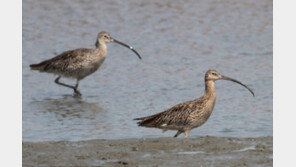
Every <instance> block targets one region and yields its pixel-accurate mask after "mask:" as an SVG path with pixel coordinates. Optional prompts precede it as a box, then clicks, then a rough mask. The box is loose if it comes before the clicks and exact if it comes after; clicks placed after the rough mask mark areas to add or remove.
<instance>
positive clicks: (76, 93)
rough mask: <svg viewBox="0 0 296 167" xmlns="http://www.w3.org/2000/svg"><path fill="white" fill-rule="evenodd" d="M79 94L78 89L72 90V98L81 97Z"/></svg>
mask: <svg viewBox="0 0 296 167" xmlns="http://www.w3.org/2000/svg"><path fill="white" fill-rule="evenodd" d="M81 95H82V94H81V93H80V91H79V90H78V89H74V96H76V97H81Z"/></svg>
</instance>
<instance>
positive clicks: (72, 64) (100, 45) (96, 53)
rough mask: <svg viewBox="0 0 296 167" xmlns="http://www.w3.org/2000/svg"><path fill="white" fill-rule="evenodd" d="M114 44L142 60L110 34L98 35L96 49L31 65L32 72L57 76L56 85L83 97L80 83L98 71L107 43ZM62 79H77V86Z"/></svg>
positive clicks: (75, 52)
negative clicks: (61, 80) (123, 47)
mask: <svg viewBox="0 0 296 167" xmlns="http://www.w3.org/2000/svg"><path fill="white" fill-rule="evenodd" d="M108 42H113V43H117V44H120V45H122V46H125V47H127V48H129V49H131V50H132V51H133V52H134V53H135V54H136V55H137V56H138V57H139V59H141V56H140V54H139V53H138V52H137V51H136V50H134V49H133V48H132V47H131V46H129V45H127V44H125V43H122V42H120V41H118V40H115V39H113V38H111V36H110V34H109V33H108V32H105V31H102V32H100V33H99V34H98V37H97V41H96V43H95V46H96V48H95V49H86V48H79V49H75V50H70V51H66V52H63V53H62V54H60V55H58V56H56V57H54V58H52V59H49V60H45V61H43V62H41V63H39V64H31V65H30V67H31V70H38V71H40V72H47V73H53V74H57V75H58V77H57V78H56V79H55V83H56V84H59V85H61V86H65V87H68V88H71V89H73V90H74V93H75V95H78V96H81V93H80V91H79V90H78V85H79V81H80V80H82V79H84V78H85V77H87V76H88V75H90V74H92V73H94V72H95V71H97V70H98V68H99V67H100V66H101V64H102V63H103V62H104V60H105V58H106V54H107V46H106V43H108ZM61 77H66V78H74V79H76V85H75V86H72V85H68V84H65V83H62V82H60V81H59V80H60V78H61Z"/></svg>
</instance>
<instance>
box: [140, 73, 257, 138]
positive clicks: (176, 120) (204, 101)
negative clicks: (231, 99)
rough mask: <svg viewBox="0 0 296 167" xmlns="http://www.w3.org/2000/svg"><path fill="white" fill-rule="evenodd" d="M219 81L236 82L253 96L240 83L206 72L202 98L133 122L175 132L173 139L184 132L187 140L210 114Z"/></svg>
mask: <svg viewBox="0 0 296 167" xmlns="http://www.w3.org/2000/svg"><path fill="white" fill-rule="evenodd" d="M219 79H224V80H230V81H233V82H236V83H238V84H240V85H242V86H244V87H245V88H247V89H248V90H249V91H250V92H251V93H252V94H253V96H254V93H253V91H252V90H251V89H250V88H248V87H247V86H246V85H244V84H242V83H241V82H239V81H237V80H234V79H232V78H229V77H226V76H222V75H221V74H219V73H218V72H217V71H215V70H208V71H207V72H206V74H205V93H204V95H203V96H202V97H200V98H198V99H195V100H192V101H188V102H185V103H181V104H178V105H176V106H174V107H172V108H170V109H167V110H165V111H163V112H161V113H158V114H154V115H151V116H147V117H142V118H135V119H134V120H141V121H140V122H138V125H139V126H145V127H149V128H159V129H163V130H164V131H166V130H177V133H176V135H175V136H174V137H177V136H178V135H180V134H181V133H183V132H184V133H185V137H186V138H187V137H188V134H189V132H190V130H192V129H194V128H196V127H199V126H201V125H202V124H204V123H205V122H206V121H207V120H208V119H209V117H210V115H211V114H212V111H213V109H214V106H215V100H216V94H215V81H216V80H219Z"/></svg>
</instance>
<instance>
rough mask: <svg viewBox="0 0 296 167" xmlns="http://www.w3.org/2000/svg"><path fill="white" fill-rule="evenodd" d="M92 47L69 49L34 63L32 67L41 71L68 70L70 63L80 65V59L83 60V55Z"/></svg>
mask: <svg viewBox="0 0 296 167" xmlns="http://www.w3.org/2000/svg"><path fill="white" fill-rule="evenodd" d="M89 51H90V49H85V48H80V49H75V50H69V51H65V52H63V53H61V54H60V55H58V56H56V57H54V58H51V59H48V60H45V61H43V62H41V63H39V64H32V65H30V67H31V68H32V67H33V68H37V69H39V70H41V71H49V70H60V71H63V70H66V69H67V68H69V66H70V65H73V64H76V65H79V63H78V62H79V61H82V60H83V56H84V55H85V53H86V52H89Z"/></svg>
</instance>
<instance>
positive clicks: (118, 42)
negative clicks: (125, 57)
mask: <svg viewBox="0 0 296 167" xmlns="http://www.w3.org/2000/svg"><path fill="white" fill-rule="evenodd" d="M112 42H114V43H117V44H120V45H122V46H124V47H127V48H129V49H130V50H132V51H133V52H134V53H135V54H136V55H137V56H138V57H139V59H142V57H141V56H140V54H139V53H138V52H137V51H136V50H135V49H134V48H133V47H131V46H129V45H127V44H125V43H123V42H120V41H117V40H115V39H113V38H112Z"/></svg>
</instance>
